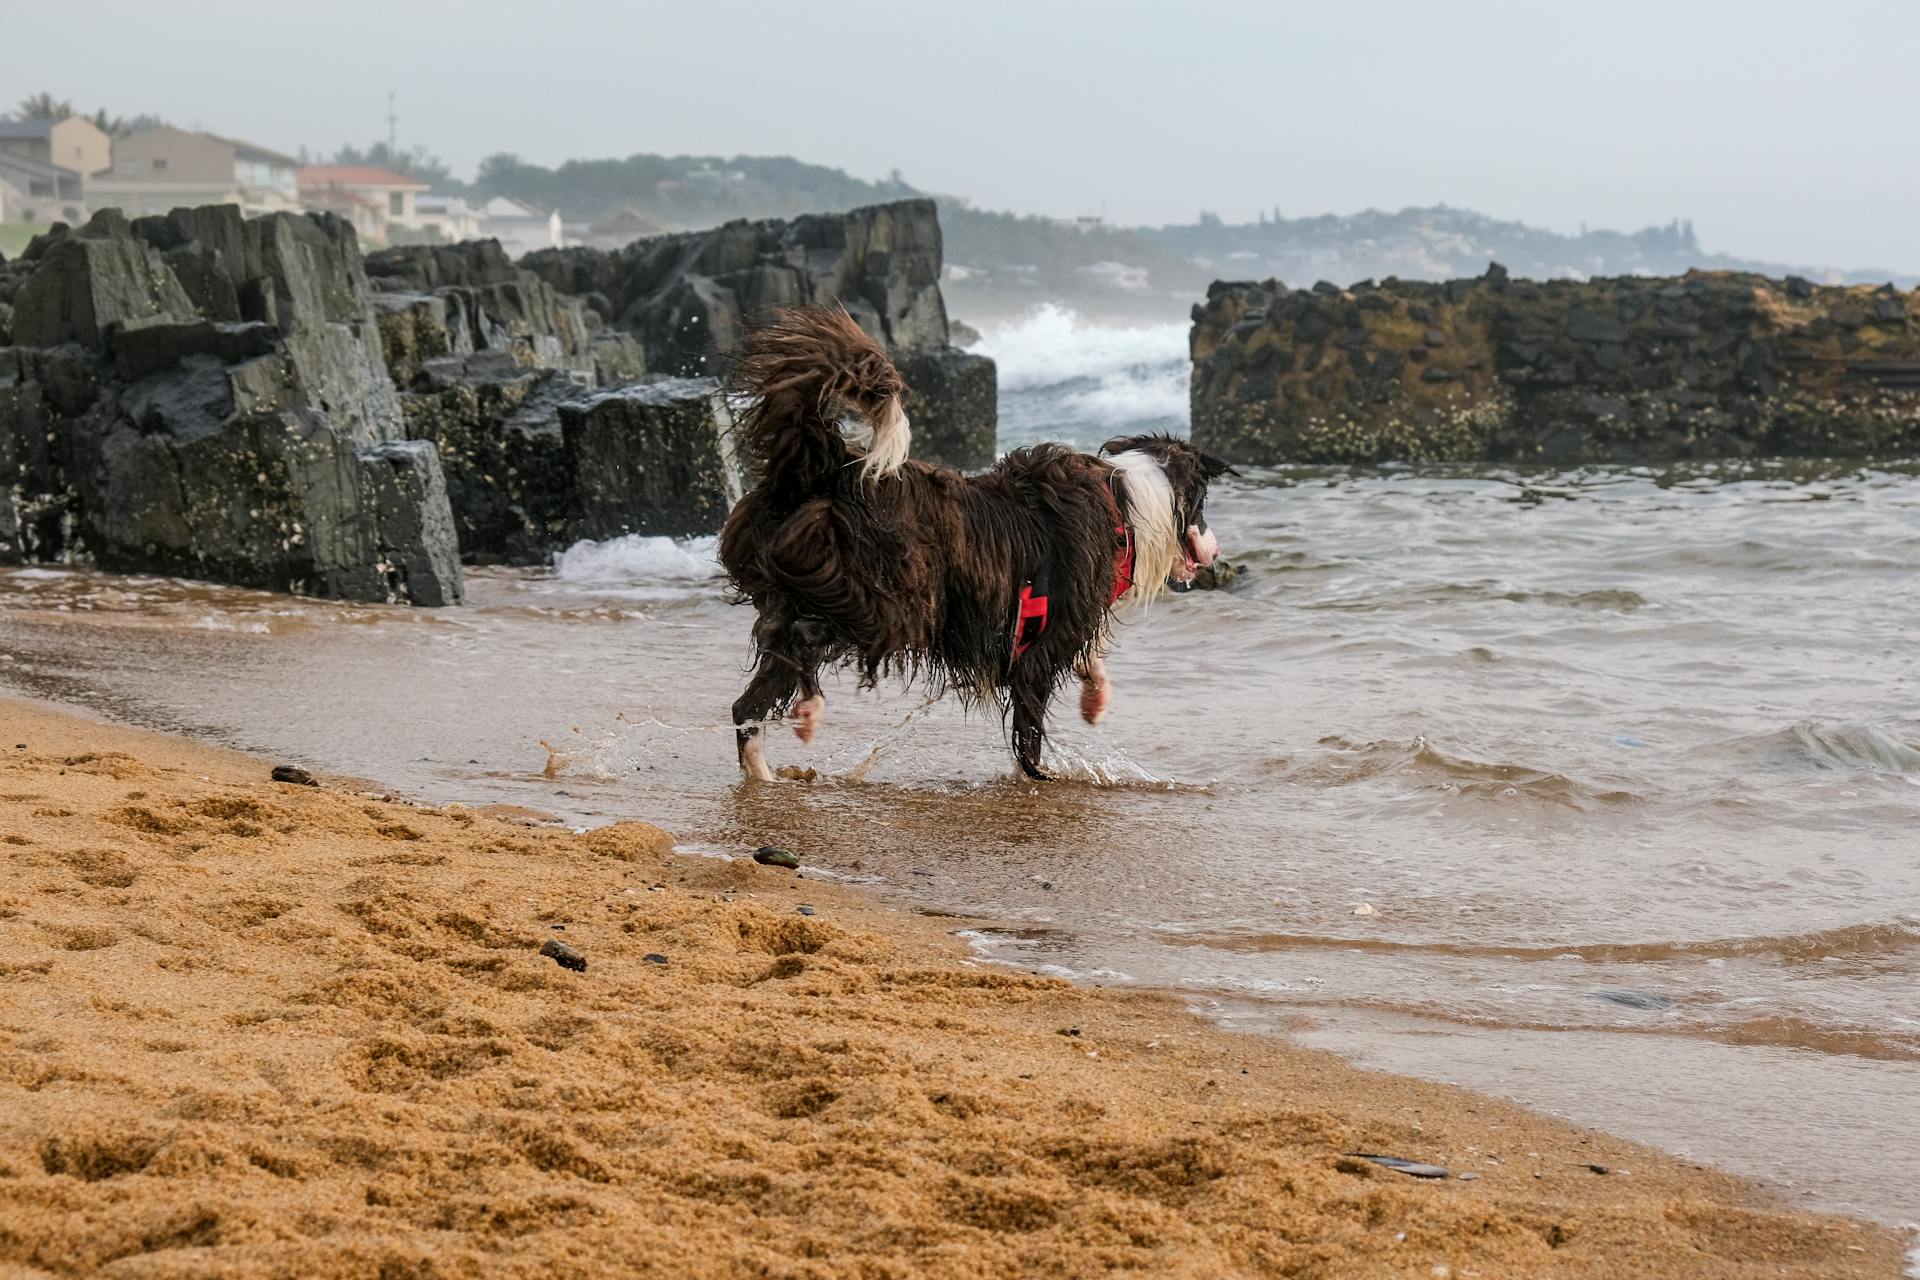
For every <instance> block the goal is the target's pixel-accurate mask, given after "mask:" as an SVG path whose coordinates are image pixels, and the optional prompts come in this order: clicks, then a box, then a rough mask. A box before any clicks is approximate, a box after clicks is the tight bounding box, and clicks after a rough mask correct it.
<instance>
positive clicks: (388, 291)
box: [367, 240, 600, 387]
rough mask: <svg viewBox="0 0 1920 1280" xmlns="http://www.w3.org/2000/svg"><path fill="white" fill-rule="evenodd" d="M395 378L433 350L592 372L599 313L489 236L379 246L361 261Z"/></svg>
mask: <svg viewBox="0 0 1920 1280" xmlns="http://www.w3.org/2000/svg"><path fill="white" fill-rule="evenodd" d="M367 273H368V277H369V279H370V280H371V282H372V285H373V287H374V289H375V290H377V291H378V292H376V294H375V302H376V304H377V305H378V307H379V310H380V332H381V337H382V339H383V340H384V341H385V343H386V350H387V363H388V365H389V367H390V368H391V369H392V372H393V377H394V381H395V382H396V383H398V384H399V385H400V386H402V387H410V386H413V385H414V384H415V383H416V382H417V380H418V377H419V374H420V365H421V363H422V362H423V361H424V360H428V359H432V358H433V357H434V356H435V355H469V354H472V353H474V352H477V351H505V352H507V353H509V354H510V355H511V356H512V357H513V359H514V361H515V363H517V364H519V365H522V366H524V367H526V368H530V369H577V370H581V371H583V372H586V373H589V374H592V373H594V372H595V370H596V364H597V360H596V352H595V350H594V341H593V339H594V333H595V330H597V329H598V327H599V325H600V319H599V317H598V316H596V315H593V314H592V313H590V312H589V311H588V310H587V307H586V304H585V303H584V301H582V300H581V299H578V298H563V297H561V296H560V295H558V294H557V293H555V291H554V290H553V288H552V287H551V286H549V285H548V284H547V283H546V282H545V281H544V280H542V279H541V278H540V277H539V276H537V275H535V274H534V273H532V272H531V271H525V270H522V269H521V268H519V267H516V266H514V265H513V263H512V261H511V260H510V259H508V257H507V255H506V253H505V252H504V251H503V250H502V249H501V248H500V245H499V242H498V241H494V240H478V241H469V242H466V243H463V244H451V245H407V246H404V247H400V248H394V249H383V250H380V251H379V252H377V253H375V254H373V255H371V256H370V257H368V259H367Z"/></svg>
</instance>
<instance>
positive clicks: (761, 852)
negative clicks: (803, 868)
mask: <svg viewBox="0 0 1920 1280" xmlns="http://www.w3.org/2000/svg"><path fill="white" fill-rule="evenodd" d="M753 860H754V861H755V862H757V863H759V864H760V865H761V866H763V867H785V868H787V869H788V870H789V871H798V870H799V869H800V855H799V854H797V853H791V852H789V851H787V850H785V849H782V848H780V847H779V846H778V845H771V844H763V845H761V846H760V847H759V848H758V849H755V850H754V851H753Z"/></svg>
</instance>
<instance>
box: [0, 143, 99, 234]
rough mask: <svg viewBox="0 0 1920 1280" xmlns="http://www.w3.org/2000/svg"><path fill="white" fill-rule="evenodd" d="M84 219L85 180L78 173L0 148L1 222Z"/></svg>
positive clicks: (78, 220)
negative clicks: (0, 149)
mask: <svg viewBox="0 0 1920 1280" xmlns="http://www.w3.org/2000/svg"><path fill="white" fill-rule="evenodd" d="M86 220H87V200H86V183H85V180H84V179H83V178H81V176H80V175H79V174H77V173H75V172H74V171H73V170H71V169H63V168H61V167H60V166H59V165H57V164H45V163H43V162H41V161H39V160H29V159H27V158H26V157H25V156H22V155H18V154H14V153H12V152H6V151H0V222H67V223H73V224H75V225H77V224H79V223H82V222H85V221H86Z"/></svg>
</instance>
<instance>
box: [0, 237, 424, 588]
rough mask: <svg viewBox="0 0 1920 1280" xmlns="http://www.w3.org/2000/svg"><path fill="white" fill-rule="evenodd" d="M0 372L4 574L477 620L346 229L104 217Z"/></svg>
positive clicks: (49, 267) (41, 287)
mask: <svg viewBox="0 0 1920 1280" xmlns="http://www.w3.org/2000/svg"><path fill="white" fill-rule="evenodd" d="M28 259H29V261H30V262H31V264H32V266H31V270H30V273H29V274H28V275H27V277H26V278H25V279H24V280H22V281H20V282H19V283H18V287H17V288H16V289H15V290H14V297H15V299H16V301H18V302H21V303H23V306H24V310H23V312H22V314H24V315H25V316H26V318H27V323H26V326H25V328H24V330H23V331H20V332H16V333H15V335H14V336H15V337H16V338H17V339H20V340H21V341H22V342H23V343H29V342H30V343H37V344H42V345H37V346H29V345H21V346H15V347H8V348H5V349H3V350H0V466H4V468H5V472H6V480H7V484H8V489H7V492H6V503H5V515H4V516H0V557H4V558H10V559H48V558H54V557H72V556H88V557H91V558H92V559H94V560H95V561H96V562H98V563H99V564H100V565H102V566H103V567H106V568H109V569H115V570H124V571H129V572H158V573H168V574H178V575H182V576H189V577H198V578H206V579H211V580H214V581H220V582H231V583H236V584H240V585H244V586H255V587H266V588H271V589H275V590H283V591H298V592H304V593H308V594H314V595H324V596H337V597H342V598H347V599H356V600H408V601H413V602H416V603H420V604H447V603H457V602H458V601H459V599H460V598H461V576H460V565H459V556H458V548H457V545H456V543H455V541H454V533H453V526H452V517H451V513H450V512H449V511H448V509H447V499H446V487H445V483H444V481H443V479H442V478H441V474H440V469H439V465H438V462H437V459H436V456H435V454H434V451H433V448H432V446H431V445H430V444H425V443H411V442H409V443H399V444H396V443H394V442H395V441H396V440H397V438H398V437H399V435H400V430H401V426H402V417H401V412H400V403H399V399H398V397H397V395H396V394H395V392H394V388H393V384H392V381H391V380H390V379H389V377H388V376H387V370H386V362H385V358H384V356H383V354H382V352H381V349H380V346H379V343H378V339H377V336H376V326H375V321H374V319H373V310H372V307H371V305H370V302H369V297H370V295H369V292H368V289H367V284H366V279H365V276H364V274H363V273H362V272H361V268H360V257H359V248H358V245H357V242H356V241H355V239H354V236H353V233H352V229H351V228H350V227H348V226H347V224H345V223H344V222H342V221H340V220H339V219H334V218H327V217H318V218H309V217H305V216H297V215H289V214H277V215H272V216H269V217H265V218H259V219H255V220H252V221H246V220H243V219H242V218H241V216H240V212H239V210H238V209H234V208H231V207H227V206H211V207H207V208H201V209H177V210H175V211H174V212H172V213H171V214H168V215H167V216H165V217H158V218H141V219H139V220H138V221H137V222H134V223H128V222H127V221H126V220H125V219H124V218H121V217H120V216H119V215H118V214H117V213H114V212H112V211H103V212H102V213H100V214H97V215H96V216H95V217H94V219H93V220H92V221H91V222H89V223H88V224H87V225H86V226H85V227H82V228H80V229H79V230H77V231H72V232H66V233H62V234H56V235H52V236H49V237H43V238H42V240H38V241H36V242H35V245H34V251H33V252H30V253H29V255H28Z"/></svg>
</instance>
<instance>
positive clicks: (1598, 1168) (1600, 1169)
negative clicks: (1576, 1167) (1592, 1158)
mask: <svg viewBox="0 0 1920 1280" xmlns="http://www.w3.org/2000/svg"><path fill="white" fill-rule="evenodd" d="M1587 1168H1589V1169H1591V1170H1593V1172H1595V1173H1612V1172H1613V1170H1611V1169H1609V1168H1607V1166H1605V1165H1603V1164H1590V1165H1588V1166H1587Z"/></svg>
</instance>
